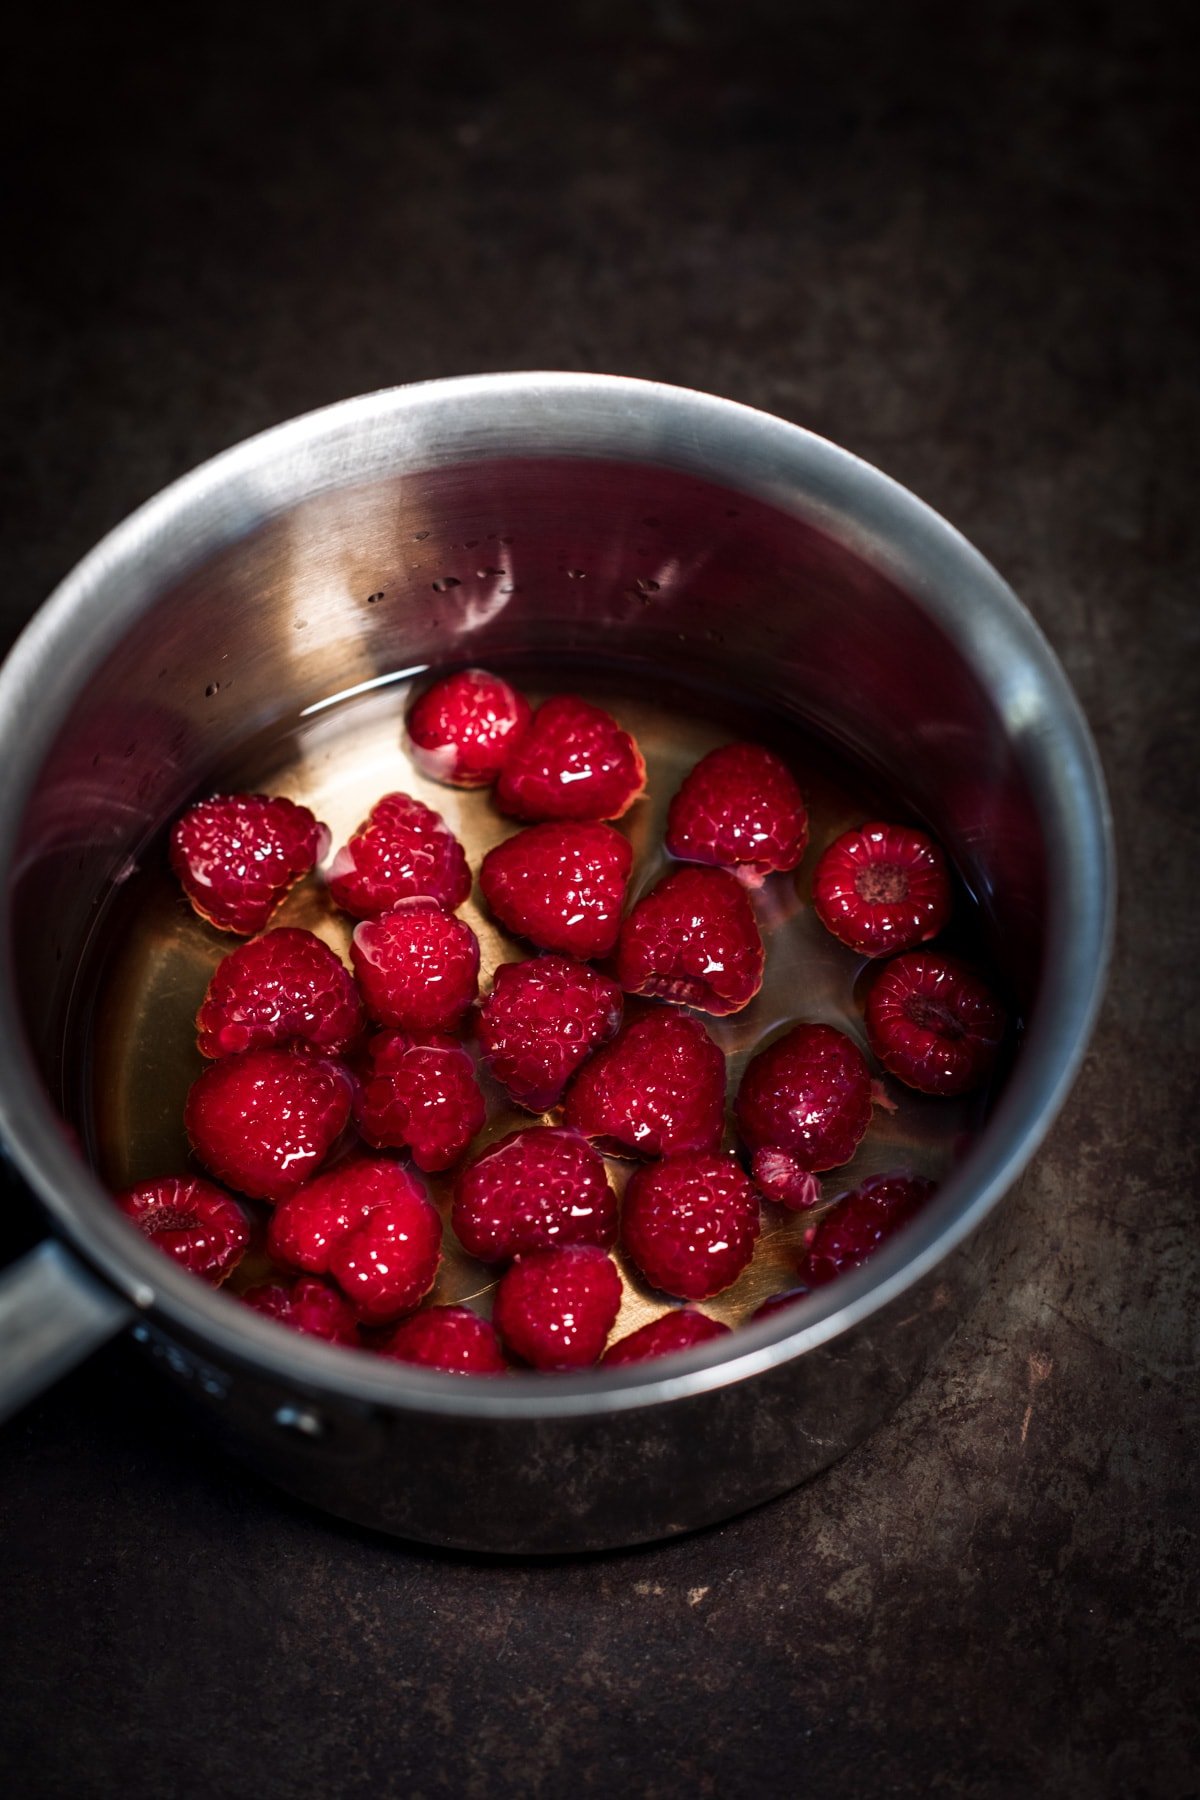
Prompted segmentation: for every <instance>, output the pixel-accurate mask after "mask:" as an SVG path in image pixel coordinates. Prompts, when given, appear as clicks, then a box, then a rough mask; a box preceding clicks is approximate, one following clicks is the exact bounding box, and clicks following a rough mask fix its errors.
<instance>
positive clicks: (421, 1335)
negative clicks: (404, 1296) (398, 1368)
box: [378, 1306, 508, 1375]
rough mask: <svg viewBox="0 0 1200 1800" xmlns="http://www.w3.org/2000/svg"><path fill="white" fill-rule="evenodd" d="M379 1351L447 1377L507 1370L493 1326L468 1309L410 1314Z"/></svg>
mask: <svg viewBox="0 0 1200 1800" xmlns="http://www.w3.org/2000/svg"><path fill="white" fill-rule="evenodd" d="M378 1348H379V1352H380V1354H381V1355H382V1356H391V1357H394V1358H395V1360H396V1361H397V1362H406V1363H420V1364H421V1365H422V1367H424V1368H426V1369H442V1370H444V1371H445V1372H446V1373H447V1374H449V1375H503V1373H504V1371H505V1369H506V1368H507V1367H508V1365H507V1363H506V1362H505V1360H504V1351H503V1349H502V1348H501V1345H500V1339H499V1336H498V1335H497V1332H496V1328H495V1326H494V1325H491V1324H489V1323H488V1321H487V1320H486V1319H481V1318H480V1316H479V1314H478V1313H473V1312H472V1311H471V1309H470V1307H468V1306H429V1307H426V1308H425V1309H424V1310H423V1311H421V1312H417V1313H413V1315H412V1317H411V1318H408V1319H402V1320H401V1321H400V1323H399V1325H397V1327H396V1329H395V1331H393V1332H392V1333H391V1335H390V1336H389V1337H387V1338H386V1339H385V1340H384V1342H383V1343H382V1344H380V1345H379V1346H378Z"/></svg>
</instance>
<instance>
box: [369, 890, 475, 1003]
mask: <svg viewBox="0 0 1200 1800" xmlns="http://www.w3.org/2000/svg"><path fill="white" fill-rule="evenodd" d="M350 960H351V962H352V963H353V964H354V973H355V974H356V975H357V976H358V980H359V984H360V986H361V988H362V991H363V998H364V999H365V1000H366V1003H367V1011H368V1013H369V1014H370V1015H371V1017H372V1018H373V1019H374V1020H375V1021H376V1022H377V1023H378V1024H380V1025H399V1026H401V1027H403V1028H404V1029H406V1030H410V1031H452V1030H453V1029H454V1027H455V1026H456V1025H457V1024H458V1022H459V1020H460V1019H461V1018H462V1016H463V1014H464V1013H465V1012H466V1010H467V1008H468V1007H469V1006H470V1005H471V1003H472V1001H473V1000H474V999H475V996H476V994H477V993H478V992H479V940H478V938H477V937H476V936H475V933H474V932H473V931H472V930H471V927H470V926H469V925H466V924H464V923H463V921H462V920H461V919H456V918H455V917H454V914H453V913H448V912H446V911H445V910H444V909H443V908H442V907H440V906H439V905H438V903H437V901H436V900H402V901H401V902H400V904H399V905H398V906H396V907H393V909H392V911H391V912H389V913H384V915H383V917H382V918H380V919H364V920H363V922H362V923H361V925H356V926H355V928H354V936H353V937H352V938H351V940H350Z"/></svg>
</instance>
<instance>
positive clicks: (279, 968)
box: [196, 926, 364, 1057]
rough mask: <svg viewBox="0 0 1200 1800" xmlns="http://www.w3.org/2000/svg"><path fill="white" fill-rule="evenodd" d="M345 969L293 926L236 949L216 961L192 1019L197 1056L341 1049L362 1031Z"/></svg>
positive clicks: (359, 1008)
mask: <svg viewBox="0 0 1200 1800" xmlns="http://www.w3.org/2000/svg"><path fill="white" fill-rule="evenodd" d="M363 1023H364V1016H363V1009H362V1001H361V1000H360V999H359V997H358V989H357V988H356V987H355V985H354V979H353V977H352V976H351V974H350V971H349V970H348V969H347V968H346V967H345V965H344V964H343V962H342V961H341V959H340V958H339V957H338V956H336V955H335V954H334V952H333V951H332V950H331V949H330V948H329V946H328V944H323V943H322V942H321V940H320V938H319V937H314V935H313V933H312V932H311V931H300V930H297V929H294V928H293V927H291V926H287V927H284V928H282V929H280V930H278V931H268V932H266V933H265V935H264V936H262V937H260V938H255V939H254V940H253V941H252V942H251V943H249V944H239V945H238V947H237V949H236V950H231V951H230V953H229V955H228V956H227V957H225V958H224V960H223V961H222V962H219V963H218V964H217V967H216V970H215V971H214V973H213V978H212V980H211V981H210V982H209V984H208V992H207V994H205V996H204V1004H203V1005H202V1006H201V1008H200V1011H199V1012H198V1013H197V1014H196V1027H197V1030H198V1031H199V1034H200V1035H199V1037H198V1039H197V1044H198V1047H199V1050H200V1054H201V1055H202V1056H209V1057H218V1056H228V1055H229V1054H230V1053H231V1052H232V1051H235V1050H265V1049H268V1048H270V1046H271V1045H272V1044H281V1045H282V1044H288V1043H294V1042H300V1043H305V1044H311V1045H313V1047H314V1048H315V1049H318V1050H328V1051H331V1052H334V1053H336V1052H338V1051H340V1050H346V1049H348V1048H349V1046H350V1045H351V1044H352V1043H353V1042H354V1039H355V1038H356V1037H358V1035H359V1033H360V1032H361V1031H362V1028H363Z"/></svg>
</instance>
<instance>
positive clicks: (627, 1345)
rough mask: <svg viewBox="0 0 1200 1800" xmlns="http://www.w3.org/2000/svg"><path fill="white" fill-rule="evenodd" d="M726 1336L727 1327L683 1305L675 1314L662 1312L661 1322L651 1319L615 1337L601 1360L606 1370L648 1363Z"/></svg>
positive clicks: (727, 1332) (717, 1320)
mask: <svg viewBox="0 0 1200 1800" xmlns="http://www.w3.org/2000/svg"><path fill="white" fill-rule="evenodd" d="M728 1336H729V1327H728V1325H722V1324H721V1321H720V1320H719V1319H710V1318H709V1317H708V1314H707V1313H702V1312H693V1311H692V1308H691V1307H690V1306H685V1307H682V1308H681V1309H680V1310H679V1311H678V1312H669V1313H664V1314H663V1316H662V1318H661V1319H652V1320H651V1321H650V1323H649V1325H642V1326H639V1328H638V1329H637V1331H631V1332H630V1333H629V1335H628V1337H623V1338H618V1339H617V1341H616V1343H615V1344H614V1345H613V1347H612V1349H611V1350H606V1351H605V1352H604V1355H603V1357H602V1358H601V1361H602V1362H603V1364H604V1366H605V1368H615V1367H618V1366H621V1365H624V1364H625V1363H639V1362H649V1361H650V1359H651V1358H652V1357H655V1356H672V1355H673V1354H674V1353H675V1352H676V1351H677V1350H691V1349H694V1348H695V1346H696V1345H697V1344H710V1343H711V1342H712V1341H713V1339H714V1338H719V1337H728Z"/></svg>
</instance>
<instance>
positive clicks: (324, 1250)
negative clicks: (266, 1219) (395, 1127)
mask: <svg viewBox="0 0 1200 1800" xmlns="http://www.w3.org/2000/svg"><path fill="white" fill-rule="evenodd" d="M267 1243H268V1248H269V1249H270V1252H271V1254H272V1256H274V1257H276V1258H278V1260H279V1261H280V1262H282V1263H286V1264H287V1265H288V1266H289V1267H291V1268H296V1269H304V1270H306V1271H307V1272H308V1273H309V1274H310V1275H332V1276H333V1279H334V1280H335V1281H336V1282H337V1284H338V1286H339V1287H340V1288H341V1290H342V1292H343V1293H344V1294H345V1295H346V1296H347V1298H348V1299H349V1300H350V1301H351V1303H352V1305H353V1306H354V1309H355V1311H356V1312H357V1313H358V1316H359V1318H360V1319H362V1320H363V1322H364V1323H365V1324H368V1325H382V1324H385V1323H386V1322H387V1321H388V1320H389V1319H394V1318H396V1317H397V1316H398V1315H399V1314H400V1313H405V1312H411V1311H412V1310H413V1308H414V1307H417V1306H419V1305H420V1304H421V1301H422V1300H423V1299H424V1298H425V1296H426V1294H427V1293H428V1292H429V1290H430V1288H431V1287H432V1286H433V1283H434V1280H435V1278H436V1276H437V1272H438V1264H439V1263H440V1262H441V1258H442V1222H441V1220H440V1218H439V1217H438V1215H437V1212H436V1210H435V1209H434V1207H432V1206H431V1205H430V1203H429V1198H428V1196H427V1195H426V1192H425V1189H424V1188H423V1187H422V1185H421V1183H420V1182H419V1181H418V1180H417V1177H416V1176H415V1175H412V1174H410V1173H409V1171H408V1170H407V1169H404V1168H402V1167H401V1166H400V1164H399V1163H396V1162H391V1161H389V1160H387V1159H386V1158H383V1157H379V1158H372V1159H366V1158H360V1159H358V1160H356V1161H354V1162H346V1163H343V1164H342V1166H341V1167H340V1168H338V1169H332V1170H330V1172H329V1174H328V1175H320V1176H318V1177H317V1179H316V1180H315V1181H310V1182H308V1183H306V1185H305V1186H304V1187H302V1188H300V1189H298V1190H297V1192H296V1193H294V1194H292V1195H291V1196H290V1197H289V1198H288V1199H286V1200H284V1201H282V1202H281V1203H280V1204H279V1206H277V1207H276V1209H275V1211H274V1213H272V1215H271V1225H270V1230H269V1233H268V1238H267Z"/></svg>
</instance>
